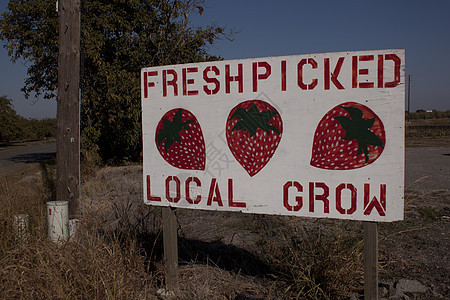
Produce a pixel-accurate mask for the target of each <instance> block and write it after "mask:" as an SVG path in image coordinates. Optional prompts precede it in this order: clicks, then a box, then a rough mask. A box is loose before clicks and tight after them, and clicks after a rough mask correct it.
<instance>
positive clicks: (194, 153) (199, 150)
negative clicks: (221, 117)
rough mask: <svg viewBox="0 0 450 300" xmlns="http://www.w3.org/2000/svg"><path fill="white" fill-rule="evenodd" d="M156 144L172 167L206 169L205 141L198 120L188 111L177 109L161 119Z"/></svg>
mask: <svg viewBox="0 0 450 300" xmlns="http://www.w3.org/2000/svg"><path fill="white" fill-rule="evenodd" d="M155 142H156V146H157V148H158V151H159V153H160V154H161V156H162V157H163V158H164V160H165V161H167V162H168V163H169V164H171V165H172V166H174V167H176V168H179V169H185V170H204V169H205V161H206V154H205V141H204V139H203V133H202V129H201V127H200V124H199V123H198V121H197V118H196V117H195V116H194V115H193V114H192V113H191V112H190V111H188V110H187V109H182V108H175V109H172V110H170V111H168V112H167V113H165V114H164V116H163V117H162V118H161V120H160V121H159V123H158V126H157V127H156V135H155Z"/></svg>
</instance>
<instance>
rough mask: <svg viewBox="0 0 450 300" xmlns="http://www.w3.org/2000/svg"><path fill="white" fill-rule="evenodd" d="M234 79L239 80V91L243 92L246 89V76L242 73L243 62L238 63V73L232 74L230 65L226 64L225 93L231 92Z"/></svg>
mask: <svg viewBox="0 0 450 300" xmlns="http://www.w3.org/2000/svg"><path fill="white" fill-rule="evenodd" d="M232 81H237V83H238V92H239V93H242V92H243V91H244V77H243V75H242V64H238V75H236V76H231V75H230V65H225V93H227V94H229V93H230V83H231V82H232Z"/></svg>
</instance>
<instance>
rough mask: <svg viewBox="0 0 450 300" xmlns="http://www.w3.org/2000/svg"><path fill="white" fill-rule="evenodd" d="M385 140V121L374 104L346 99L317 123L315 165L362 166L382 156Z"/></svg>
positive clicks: (344, 168) (324, 166)
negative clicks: (369, 106)
mask: <svg viewBox="0 0 450 300" xmlns="http://www.w3.org/2000/svg"><path fill="white" fill-rule="evenodd" d="M385 143H386V136H385V132H384V126H383V123H382V122H381V120H380V118H379V117H378V116H377V115H376V114H375V113H374V112H373V111H372V110H371V109H370V108H368V107H367V106H364V105H362V104H359V103H356V102H346V103H342V104H340V105H338V106H336V107H334V108H333V109H332V110H330V111H329V112H327V113H326V114H325V116H324V117H323V118H322V120H320V122H319V125H317V129H316V132H315V134H314V141H313V146H312V157H311V165H312V166H314V167H317V168H321V169H332V170H350V169H357V168H361V167H364V166H367V165H369V164H371V163H373V162H374V161H375V160H377V159H378V157H380V155H381V153H382V152H383V149H384V145H385Z"/></svg>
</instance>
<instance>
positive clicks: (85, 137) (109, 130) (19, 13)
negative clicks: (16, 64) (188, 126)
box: [0, 0, 227, 162]
mask: <svg viewBox="0 0 450 300" xmlns="http://www.w3.org/2000/svg"><path fill="white" fill-rule="evenodd" d="M8 10H9V11H7V12H5V13H3V14H2V16H1V18H0V30H1V33H0V38H1V39H2V40H3V41H4V42H5V47H6V48H7V49H8V54H9V55H10V57H11V59H12V60H13V61H16V60H18V59H24V60H25V61H26V62H27V63H28V64H29V67H28V75H29V77H28V78H27V79H26V81H25V86H24V88H23V91H24V93H25V95H26V96H27V97H28V96H30V95H31V93H33V92H34V93H35V94H36V97H40V96H43V97H44V98H53V97H55V95H56V91H57V54H58V44H57V43H58V15H57V12H56V9H55V1H54V0H11V1H10V2H9V4H8ZM203 10H204V1H203V0H181V1H179V0H90V1H82V3H81V48H82V55H81V56H82V66H81V68H82V75H83V76H82V79H81V82H80V86H81V91H82V94H81V100H82V101H81V130H82V133H81V138H82V154H83V155H89V154H93V155H94V156H98V157H100V158H101V159H102V160H103V161H114V162H121V161H123V160H138V159H139V158H140V152H141V140H142V139H141V109H140V69H141V68H142V67H147V66H156V65H166V64H178V63H187V62H199V61H208V60H217V59H220V58H218V57H214V56H211V55H209V54H208V51H207V50H208V48H207V47H208V45H209V44H212V43H213V42H214V41H215V40H217V39H219V38H222V37H227V35H226V34H225V32H224V28H223V27H219V26H216V25H210V26H206V27H203V28H201V27H198V28H194V27H192V26H191V23H190V20H191V16H192V14H194V13H198V14H200V15H201V14H202V12H203Z"/></svg>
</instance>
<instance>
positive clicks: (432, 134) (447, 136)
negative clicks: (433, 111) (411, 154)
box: [405, 118, 450, 147]
mask: <svg viewBox="0 0 450 300" xmlns="http://www.w3.org/2000/svg"><path fill="white" fill-rule="evenodd" d="M405 127H406V130H405V143H406V146H407V147H414V146H416V147H419V146H420V147H422V146H450V118H438V119H412V120H409V121H406V122H405Z"/></svg>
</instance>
